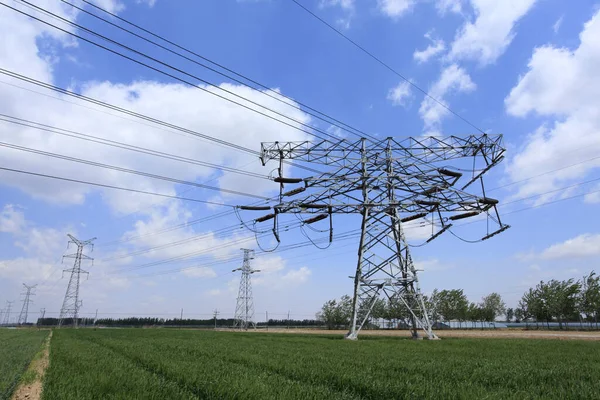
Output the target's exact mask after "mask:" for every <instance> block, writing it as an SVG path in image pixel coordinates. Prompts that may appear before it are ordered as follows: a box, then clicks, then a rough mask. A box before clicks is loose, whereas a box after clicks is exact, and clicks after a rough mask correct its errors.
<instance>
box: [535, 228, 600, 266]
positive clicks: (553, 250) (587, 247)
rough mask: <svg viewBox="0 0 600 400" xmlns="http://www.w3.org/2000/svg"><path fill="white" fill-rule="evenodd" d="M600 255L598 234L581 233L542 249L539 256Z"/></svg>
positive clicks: (555, 257) (574, 256)
mask: <svg viewBox="0 0 600 400" xmlns="http://www.w3.org/2000/svg"><path fill="white" fill-rule="evenodd" d="M597 256H600V234H583V235H579V236H577V237H575V238H573V239H569V240H566V241H564V242H562V243H557V244H554V245H552V246H550V247H548V248H547V249H546V250H544V251H543V252H542V254H541V258H543V259H546V260H556V259H565V258H585V257H597Z"/></svg>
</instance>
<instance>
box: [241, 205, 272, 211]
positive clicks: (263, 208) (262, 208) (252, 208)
mask: <svg viewBox="0 0 600 400" xmlns="http://www.w3.org/2000/svg"><path fill="white" fill-rule="evenodd" d="M270 209H271V207H269V206H240V210H248V211H269V210H270Z"/></svg>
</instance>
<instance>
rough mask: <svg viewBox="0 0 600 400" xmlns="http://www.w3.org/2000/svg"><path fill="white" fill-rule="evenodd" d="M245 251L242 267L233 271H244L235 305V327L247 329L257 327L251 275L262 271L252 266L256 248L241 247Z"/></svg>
mask: <svg viewBox="0 0 600 400" xmlns="http://www.w3.org/2000/svg"><path fill="white" fill-rule="evenodd" d="M241 250H243V251H244V263H243V264H242V268H236V269H234V270H233V271H232V272H236V271H242V277H241V279H240V290H239V291H238V297H237V305H236V306H235V316H234V321H233V326H234V328H240V329H243V330H247V329H248V327H249V326H250V325H252V326H253V327H255V328H256V322H255V321H254V299H253V297H252V281H251V278H250V277H251V276H252V274H254V273H257V272H260V270H259V269H252V268H251V267H250V260H252V259H254V250H250V249H241Z"/></svg>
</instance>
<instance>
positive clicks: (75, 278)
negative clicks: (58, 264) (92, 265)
mask: <svg viewBox="0 0 600 400" xmlns="http://www.w3.org/2000/svg"><path fill="white" fill-rule="evenodd" d="M67 236H69V238H70V239H71V240H69V244H71V243H74V244H75V245H76V246H77V252H76V253H75V254H69V255H66V256H63V258H74V259H75V262H74V264H73V268H71V269H66V270H64V272H70V273H71V278H70V279H69V286H67V292H66V293H65V299H64V301H63V305H62V308H61V309H60V316H59V318H58V326H59V327H60V326H62V324H63V322H64V320H65V319H67V318H73V326H74V327H77V325H78V321H77V320H78V318H79V308H80V307H81V304H82V302H81V300H80V299H79V282H80V279H81V274H88V272H87V271H84V270H82V269H81V260H93V258H90V257H88V256H86V255H85V254H83V248H84V247H86V246H92V249H93V244H92V242H93V241H94V240H96V238H93V239H90V240H86V241H81V240H78V239H76V238H75V237H74V236H72V235H67ZM67 248H68V246H67Z"/></svg>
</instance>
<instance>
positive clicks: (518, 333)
mask: <svg viewBox="0 0 600 400" xmlns="http://www.w3.org/2000/svg"><path fill="white" fill-rule="evenodd" d="M248 332H265V333H266V332H268V333H300V334H311V333H312V334H318V335H326V334H331V335H345V334H346V333H347V331H341V330H332V331H330V330H321V329H269V330H268V331H267V330H265V329H259V330H256V331H254V330H248ZM435 333H436V334H437V335H438V336H439V337H440V338H442V339H443V338H458V337H468V338H492V339H493V338H503V339H504V338H507V339H558V340H600V332H578V331H562V332H558V331H533V330H522V329H495V330H493V329H486V330H466V329H464V330H461V329H452V330H437V331H435ZM360 335H372V336H405V337H410V333H409V332H408V331H405V330H373V331H369V330H363V331H361V332H360Z"/></svg>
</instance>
